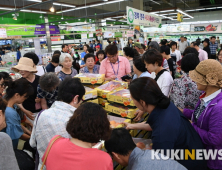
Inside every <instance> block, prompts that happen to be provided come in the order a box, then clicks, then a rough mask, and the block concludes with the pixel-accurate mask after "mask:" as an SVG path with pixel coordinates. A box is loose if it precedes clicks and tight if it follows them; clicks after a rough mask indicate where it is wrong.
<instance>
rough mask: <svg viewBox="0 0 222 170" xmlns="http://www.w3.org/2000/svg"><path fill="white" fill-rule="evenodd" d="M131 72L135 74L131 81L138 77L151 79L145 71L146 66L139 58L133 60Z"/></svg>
mask: <svg viewBox="0 0 222 170" xmlns="http://www.w3.org/2000/svg"><path fill="white" fill-rule="evenodd" d="M133 70H134V73H135V74H134V76H133V80H134V79H136V78H138V77H151V74H150V73H149V72H148V71H147V69H146V65H145V64H144V62H143V61H142V59H141V57H138V58H134V59H133Z"/></svg>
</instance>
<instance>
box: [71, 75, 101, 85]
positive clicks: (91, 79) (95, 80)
mask: <svg viewBox="0 0 222 170" xmlns="http://www.w3.org/2000/svg"><path fill="white" fill-rule="evenodd" d="M75 77H78V78H80V80H81V82H82V83H83V84H84V83H85V84H102V83H103V82H104V81H105V74H92V73H80V74H77V75H76V76H75Z"/></svg>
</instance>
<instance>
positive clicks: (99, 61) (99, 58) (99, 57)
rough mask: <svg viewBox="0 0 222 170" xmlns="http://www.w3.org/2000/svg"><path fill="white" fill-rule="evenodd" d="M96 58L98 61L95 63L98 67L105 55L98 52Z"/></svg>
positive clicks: (101, 51)
mask: <svg viewBox="0 0 222 170" xmlns="http://www.w3.org/2000/svg"><path fill="white" fill-rule="evenodd" d="M96 57H97V58H98V61H97V62H96V64H98V65H100V64H101V62H102V61H103V60H104V59H105V57H106V54H105V52H104V51H103V50H100V51H98V52H97V53H96Z"/></svg>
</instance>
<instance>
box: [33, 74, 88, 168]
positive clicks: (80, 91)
mask: <svg viewBox="0 0 222 170" xmlns="http://www.w3.org/2000/svg"><path fill="white" fill-rule="evenodd" d="M84 94H85V88H84V86H83V85H82V83H81V81H80V79H78V78H71V77H67V78H66V79H65V80H64V81H63V82H61V84H60V85H59V91H58V101H55V102H54V103H53V105H52V106H51V107H50V108H49V109H47V110H45V111H43V112H42V113H41V114H39V115H38V119H35V122H34V127H33V130H32V135H31V138H30V145H31V146H32V147H34V148H37V151H38V153H39V161H40V162H39V166H38V167H39V169H40V167H41V164H42V161H41V158H42V157H43V154H44V152H45V151H46V148H47V146H48V144H49V142H50V140H51V139H52V137H53V136H55V135H61V136H63V137H65V138H69V137H70V135H69V134H68V133H67V131H66V124H67V122H68V120H69V119H70V117H71V116H73V114H74V111H75V110H76V108H78V107H79V106H80V104H81V103H82V97H83V95H84ZM46 127H47V128H46Z"/></svg>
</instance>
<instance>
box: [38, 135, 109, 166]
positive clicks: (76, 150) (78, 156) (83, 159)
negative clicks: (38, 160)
mask: <svg viewBox="0 0 222 170" xmlns="http://www.w3.org/2000/svg"><path fill="white" fill-rule="evenodd" d="M57 136H58V135H57ZM57 136H54V137H53V138H52V139H54V138H55V137H57ZM52 139H51V141H52ZM51 141H50V142H51ZM47 149H48V148H47ZM47 149H46V150H47ZM45 154H46V153H45ZM45 154H44V156H43V158H42V161H43V159H44V157H45ZM46 169H47V170H71V169H76V170H99V169H102V170H113V162H112V159H111V157H110V156H109V154H107V153H106V152H103V151H101V150H98V149H93V148H82V147H80V146H77V145H75V144H73V143H72V142H71V141H70V139H67V138H60V139H57V140H56V141H55V143H54V144H53V145H52V147H51V150H50V151H49V155H48V157H47V160H46Z"/></svg>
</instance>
